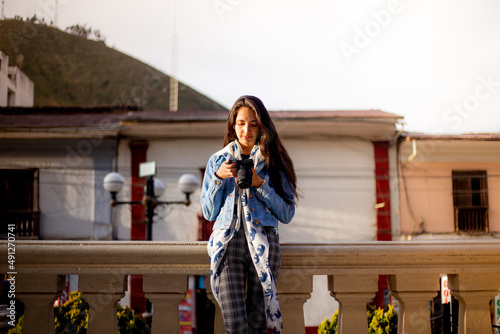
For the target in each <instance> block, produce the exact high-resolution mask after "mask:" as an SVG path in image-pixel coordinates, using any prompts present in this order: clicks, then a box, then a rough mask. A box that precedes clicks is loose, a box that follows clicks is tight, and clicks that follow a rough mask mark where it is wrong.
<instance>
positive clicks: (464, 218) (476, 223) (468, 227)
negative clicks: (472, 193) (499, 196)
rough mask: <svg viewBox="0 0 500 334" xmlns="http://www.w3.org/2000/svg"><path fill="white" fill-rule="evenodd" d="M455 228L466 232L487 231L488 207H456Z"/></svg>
mask: <svg viewBox="0 0 500 334" xmlns="http://www.w3.org/2000/svg"><path fill="white" fill-rule="evenodd" d="M455 230H456V231H457V232H466V233H487V232H488V208H485V207H456V208H455Z"/></svg>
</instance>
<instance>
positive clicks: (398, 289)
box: [388, 274, 440, 334]
mask: <svg viewBox="0 0 500 334" xmlns="http://www.w3.org/2000/svg"><path fill="white" fill-rule="evenodd" d="M388 282H389V289H390V290H391V294H392V295H393V296H394V297H395V298H396V299H397V300H398V301H399V314H398V333H404V334H431V322H430V313H429V301H430V300H431V299H432V298H434V297H435V296H436V295H437V292H438V290H439V289H440V285H439V284H440V283H439V274H400V275H399V274H398V275H389V276H388Z"/></svg>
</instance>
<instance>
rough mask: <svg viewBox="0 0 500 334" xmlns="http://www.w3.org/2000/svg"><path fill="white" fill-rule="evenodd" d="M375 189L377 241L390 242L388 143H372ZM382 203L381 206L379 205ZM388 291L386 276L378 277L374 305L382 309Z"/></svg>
mask: <svg viewBox="0 0 500 334" xmlns="http://www.w3.org/2000/svg"><path fill="white" fill-rule="evenodd" d="M373 147H374V152H375V189H376V191H375V192H376V194H375V196H376V200H377V203H376V204H379V205H380V207H379V208H378V209H377V241H391V240H392V234H391V230H392V228H391V188H390V183H389V142H385V141H383V142H374V143H373ZM382 203H384V205H383V206H382V205H381V204H382ZM387 289H388V286H387V276H385V275H380V276H379V281H378V292H377V294H376V296H375V304H376V306H378V307H381V308H384V307H385V303H384V293H385V291H386V290H387Z"/></svg>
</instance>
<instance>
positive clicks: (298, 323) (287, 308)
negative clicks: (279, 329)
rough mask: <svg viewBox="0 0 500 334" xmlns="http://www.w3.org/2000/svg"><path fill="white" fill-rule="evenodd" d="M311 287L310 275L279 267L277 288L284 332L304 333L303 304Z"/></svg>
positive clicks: (291, 333) (308, 296)
mask: <svg viewBox="0 0 500 334" xmlns="http://www.w3.org/2000/svg"><path fill="white" fill-rule="evenodd" d="M312 289H313V276H312V275H310V274H306V273H305V272H303V271H302V270H293V269H281V271H280V275H279V278H278V284H277V290H278V299H279V303H280V310H281V316H282V317H283V332H284V333H290V334H299V333H300V334H304V333H305V321H304V304H305V303H306V301H307V300H308V299H309V298H311V292H312Z"/></svg>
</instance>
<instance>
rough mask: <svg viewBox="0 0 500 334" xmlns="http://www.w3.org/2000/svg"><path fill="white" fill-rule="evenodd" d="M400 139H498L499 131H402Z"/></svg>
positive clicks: (499, 137) (499, 138)
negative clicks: (429, 132)
mask: <svg viewBox="0 0 500 334" xmlns="http://www.w3.org/2000/svg"><path fill="white" fill-rule="evenodd" d="M401 138H402V139H407V140H412V139H418V140H477V141H481V140H488V141H496V140H500V133H464V134H425V133H419V132H402V133H401Z"/></svg>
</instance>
